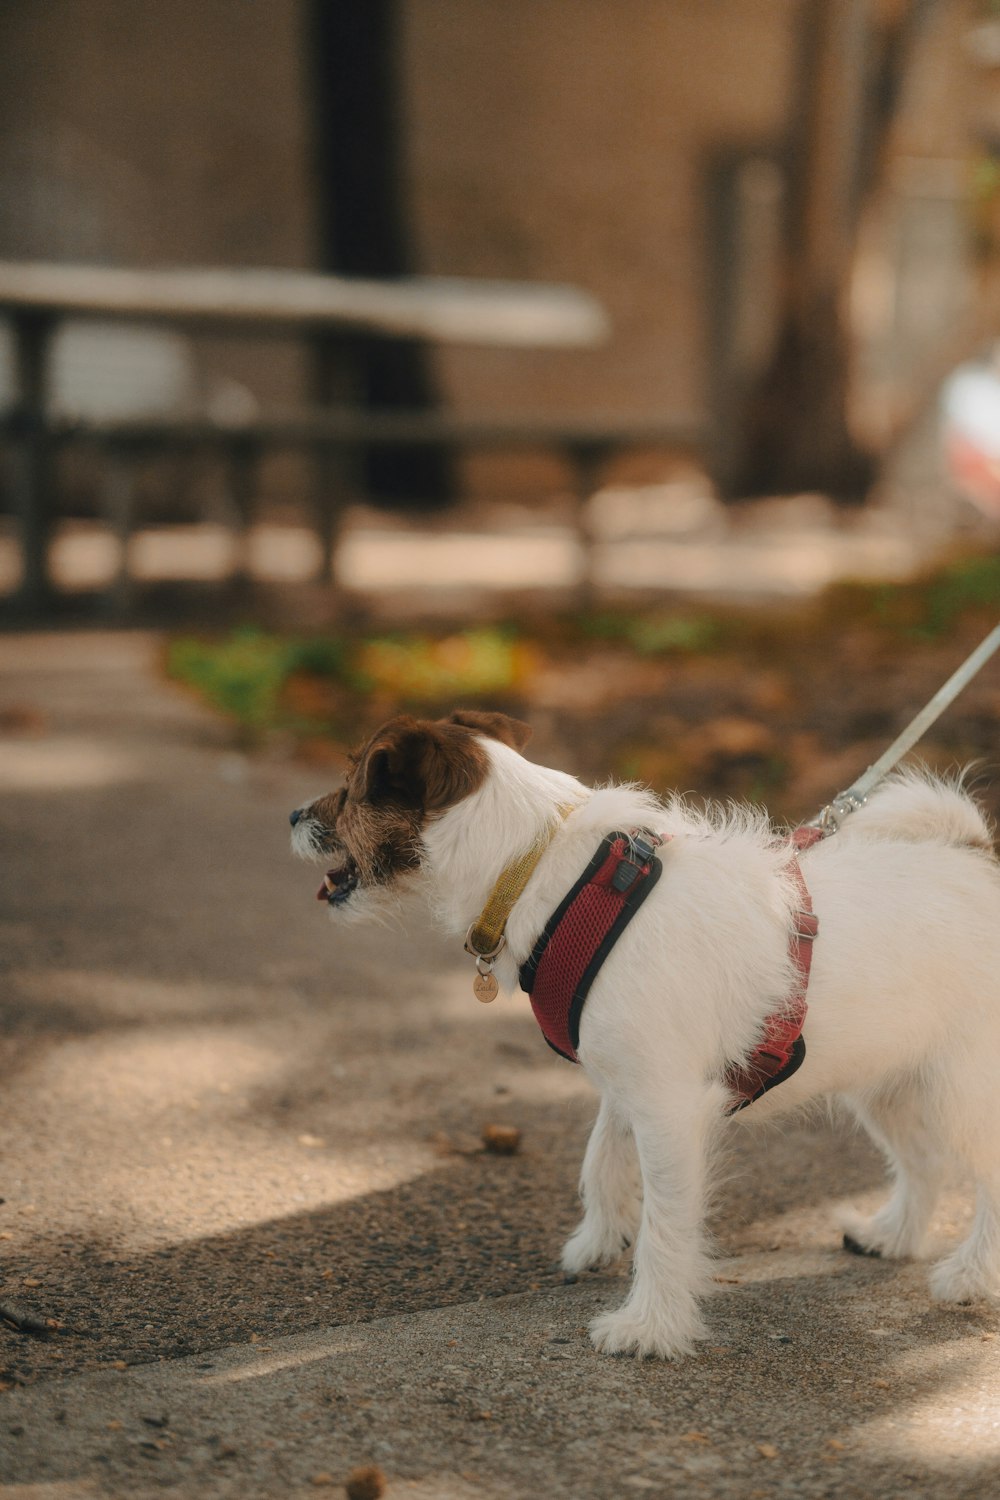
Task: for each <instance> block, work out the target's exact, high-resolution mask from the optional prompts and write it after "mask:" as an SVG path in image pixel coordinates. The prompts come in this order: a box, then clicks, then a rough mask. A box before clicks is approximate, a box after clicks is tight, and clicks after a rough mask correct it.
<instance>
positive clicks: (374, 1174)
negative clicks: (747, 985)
mask: <svg viewBox="0 0 1000 1500" xmlns="http://www.w3.org/2000/svg"><path fill="white" fill-rule="evenodd" d="M159 650H160V643H159V642H158V641H157V639H156V638H155V637H150V636H135V635H132V636H129V635H105V634H100V633H81V634H71V635H31V636H8V637H4V638H0V840H2V848H0V861H2V863H0V872H2V873H0V882H2V895H0V955H2V963H3V969H4V972H3V977H2V981H0V986H2V987H0V1028H2V1030H0V1065H2V1075H0V1153H2V1155H0V1172H2V1180H0V1197H2V1198H3V1200H4V1201H3V1202H2V1203H0V1266H2V1272H0V1304H2V1306H3V1307H4V1308H6V1309H7V1310H8V1313H10V1312H13V1314H14V1320H15V1321H17V1319H18V1318H20V1319H21V1320H22V1321H30V1320H35V1321H37V1322H39V1323H41V1324H42V1325H44V1324H45V1321H46V1320H47V1319H52V1320H53V1321H54V1322H55V1323H57V1324H58V1325H60V1326H58V1327H56V1328H53V1329H51V1330H50V1331H49V1332H47V1333H33V1332H30V1331H25V1330H24V1329H23V1328H22V1329H21V1330H20V1331H19V1330H18V1329H16V1328H15V1327H13V1326H11V1323H10V1321H9V1320H8V1321H6V1322H0V1494H2V1495H10V1496H16V1497H18V1500H28V1497H47V1500H70V1497H74V1500H75V1497H77V1496H80V1497H83V1496H88V1497H90V1496H97V1497H101V1496H123V1497H124V1496H144V1495H147V1494H155V1493H160V1492H161V1491H162V1490H164V1489H167V1490H170V1489H172V1490H173V1491H174V1492H175V1493H177V1494H178V1495H182V1496H198V1497H201V1496H215V1495H219V1496H229V1495H232V1496H276V1497H283V1496H298V1495H306V1494H313V1493H316V1492H319V1493H322V1492H323V1490H324V1489H325V1488H328V1487H332V1488H334V1489H337V1488H338V1487H339V1486H342V1484H343V1480H344V1478H345V1476H346V1475H347V1474H348V1473H349V1471H351V1470H352V1469H354V1468H355V1467H357V1466H363V1465H366V1464H377V1465H379V1466H380V1467H381V1469H382V1470H383V1471H384V1474H385V1476H386V1480H387V1485H388V1489H387V1495H388V1496H389V1497H393V1496H414V1497H416V1496H420V1497H423V1496H426V1497H432V1496H433V1497H443V1500H448V1497H451V1496H454V1497H460V1500H464V1497H472V1496H487V1497H493V1496H495V1497H498V1500H500V1497H519V1496H527V1495H534V1494H546V1495H551V1496H557V1497H560V1496H567V1497H570V1496H581V1497H595V1500H596V1497H605V1496H618V1495H622V1494H625V1495H627V1494H631V1493H636V1494H643V1493H646V1494H649V1495H651V1496H654V1497H655V1496H664V1497H666V1496H670V1497H687V1496H692V1497H693V1496H719V1497H725V1500H729V1497H732V1500H737V1497H739V1500H750V1497H756V1500H765V1497H769V1496H781V1495H795V1496H803V1497H811V1496H831V1497H833V1496H836V1497H841V1496H843V1497H859V1500H861V1497H868V1496H872V1495H876V1494H877V1495H879V1496H884V1497H892V1496H897V1495H898V1496H902V1495H904V1494H905V1495H914V1494H917V1495H921V1496H931V1497H941V1500H945V1497H948V1500H955V1497H961V1496H969V1497H972V1496H976V1497H983V1496H991V1495H1000V1340H998V1338H997V1337H996V1334H997V1330H998V1320H997V1316H996V1313H995V1312H994V1311H991V1310H989V1309H986V1308H984V1307H970V1308H966V1309H952V1310H942V1309H939V1308H934V1307H932V1306H931V1304H930V1303H929V1301H928V1298H927V1293H926V1284H925V1273H924V1268H923V1267H922V1266H918V1265H913V1266H904V1267H893V1266H888V1265H882V1264H880V1263H877V1262H867V1261H858V1260H855V1259H853V1258H851V1257H848V1256H845V1255H844V1254H843V1253H842V1252H841V1251H840V1250H839V1249H838V1240H839V1237H838V1234H837V1231H836V1225H835V1218H836V1210H837V1206H838V1204H839V1203H840V1202H841V1201H842V1200H844V1199H845V1198H849V1199H851V1201H852V1202H855V1203H860V1204H862V1205H864V1204H865V1203H866V1202H870V1203H874V1202H875V1201H876V1199H877V1195H878V1189H879V1184H880V1180H881V1169H880V1167H879V1165H878V1163H877V1161H876V1160H875V1158H874V1156H873V1154H872V1153H871V1152H870V1150H869V1149H868V1147H867V1146H866V1145H865V1144H864V1143H863V1142H861V1141H860V1140H858V1138H857V1137H856V1136H852V1135H851V1134H850V1133H849V1132H845V1131H834V1130H833V1129H832V1128H831V1127H828V1126H827V1125H825V1124H823V1123H820V1122H815V1121H814V1122H811V1123H808V1124H804V1125H802V1126H801V1127H799V1128H797V1129H795V1130H794V1131H789V1132H787V1133H786V1134H784V1135H778V1134H774V1135H771V1136H769V1137H768V1138H767V1139H766V1140H765V1141H763V1142H761V1141H756V1142H754V1143H752V1144H751V1143H750V1142H749V1141H748V1140H745V1139H744V1138H743V1135H742V1134H741V1133H739V1132H737V1133H736V1138H735V1139H734V1143H733V1149H732V1154H731V1159H730V1161H729V1164H728V1165H729V1172H728V1176H727V1178H726V1181H725V1182H724V1184H723V1185H722V1188H721V1190H720V1193H719V1200H718V1208H717V1211H716V1214H715V1218H714V1221H713V1226H714V1231H715V1234H716V1237H717V1241H718V1244H719V1250H720V1261H719V1265H718V1277H719V1281H718V1295H717V1296H716V1297H715V1299H714V1300H713V1302H712V1304H711V1307H710V1324H711V1330H712V1336H711V1339H710V1341H709V1343H708V1344H707V1346H706V1347H705V1349H704V1350H703V1351H702V1352H701V1353H700V1354H699V1355H698V1357H696V1358H694V1359H690V1360H688V1361H686V1362H684V1363H682V1364H680V1365H675V1366H674V1365H665V1364H659V1363H636V1362H634V1361H628V1360H607V1359H600V1358H598V1357H597V1356H596V1355H595V1354H594V1353H593V1352H592V1350H591V1348H590V1345H589V1343H588V1341H587V1338H586V1333H585V1327H586V1323H587V1320H588V1318H589V1317H590V1316H591V1315H592V1313H593V1312H594V1311H595V1310H596V1309H597V1308H600V1307H603V1306H606V1305H609V1304H610V1303H612V1302H613V1301H614V1300H615V1299H620V1298H621V1296H622V1295H623V1293H624V1289H625V1286H626V1281H625V1273H624V1268H623V1269H622V1270H620V1271H619V1272H618V1273H617V1274H615V1273H608V1274H602V1275H594V1276H589V1277H587V1278H583V1279H581V1280H580V1281H579V1282H578V1283H576V1284H574V1285H570V1286H566V1285H563V1283H562V1279H561V1277H560V1275H559V1273H558V1271H557V1269H556V1267H555V1259H556V1256H557V1253H558V1248H559V1245H560V1242H561V1240H562V1238H563V1237H564V1236H565V1234H566V1232H567V1231H568V1229H569V1228H570V1227H571V1225H572V1223H573V1221H574V1216H575V1211H576V1205H575V1180H576V1173H577V1170H578V1165H579V1158H580V1155H581V1153H582V1149H583V1143H584V1140H585V1136H586V1128H587V1125H588V1122H589V1120H590V1118H591V1115H592V1112H593V1101H592V1099H591V1097H590V1094H589V1090H588V1087H587V1084H586V1081H585V1079H583V1078H582V1077H581V1076H580V1074H579V1072H578V1070H575V1069H573V1068H571V1067H569V1066H568V1065H566V1064H564V1063H563V1062H561V1061H560V1060H559V1059H557V1058H555V1057H553V1056H552V1055H551V1054H550V1053H549V1052H548V1050H547V1049H546V1048H545V1047H544V1046H543V1044H542V1043H541V1040H540V1039H539V1037H538V1036H537V1033H536V1031H535V1029H534V1025H533V1022H532V1021H531V1019H530V1015H529V1014H528V1013H527V1011H526V1008H525V1006H524V1005H521V1004H508V1005H503V1006H501V1005H497V1006H494V1007H492V1008H491V1009H489V1010H486V1009H483V1008H481V1007H480V1006H478V1005H477V1004H476V1003H475V1002H474V1000H473V999H472V997H471V994H470V988H469V974H468V971H467V967H466V961H465V959H464V955H462V954H461V953H456V952H455V945H453V944H448V943H443V942H441V941H439V940H437V939H436V938H434V937H432V936H431V935H429V934H428V933H427V932H426V931H424V930H423V929H422V927H421V925H420V924H419V923H417V924H415V925H414V926H413V928H412V930H411V931H410V932H408V933H404V932H402V931H400V932H395V931H373V932H369V933H365V932H363V931H361V932H359V931H356V930H349V929H347V930H331V927H330V925H329V924H328V922H327V921H326V918H325V913H324V911H323V909H322V908H321V907H320V906H319V905H318V904H317V903H315V901H314V900H313V889H314V885H315V879H314V874H313V872H312V871H311V870H309V869H307V868H306V867H304V866H302V865H297V864H295V863H294V862H293V861H292V860H291V859H290V857H289V855H288V852H287V837H286V830H287V825H286V821H285V819H286V815H287V809H288V808H289V807H290V806H292V805H294V804H296V803H297V802H299V801H301V800H303V799H304V798H305V797H306V796H308V795H311V794H313V793H315V792H316V791H318V790H319V789H320V787H321V786H322V785H323V781H324V780H329V779H331V778H332V775H333V774H334V773H333V772H331V773H330V777H327V776H323V777H321V778H319V779H318V778H317V774H316V771H315V768H313V769H303V768H302V767H299V766H296V765H294V764H291V763H287V762H283V761H280V760H277V759H273V758H271V759H268V758H261V757H247V756H245V755H243V754H242V753H241V752H240V751H239V749H238V748H236V746H235V745H234V743H233V740H232V737H231V735H230V733H229V731H228V730H227V729H226V728H225V727H224V726H222V725H220V724H219V723H218V721H216V720H215V719H213V718H211V717H210V716H209V715H207V714H205V713H203V712H202V711H201V710H200V709H198V708H197V707H196V706H194V705H193V704H192V703H191V702H190V701H189V700H188V699H187V698H186V697H185V696H183V695H182V694H180V693H179V692H177V691H176V690H174V689H172V688H170V687H169V686H165V685H163V684H162V682H161V681H160V680H159V676H158V670H157V667H158V653H159ZM539 753H540V754H541V755H542V756H543V758H544V746H540V747H539ZM489 1123H503V1124H515V1125H517V1126H519V1127H520V1129H521V1131H522V1132H523V1142H524V1145H523V1149H522V1151H521V1152H520V1153H519V1154H518V1155H516V1156H513V1157H507V1158H504V1157H496V1156H491V1155H488V1154H485V1153H484V1152H483V1151H482V1150H481V1149H480V1138H481V1131H482V1127H483V1126H484V1125H486V1124H489ZM967 1214H968V1201H967V1195H966V1193H965V1192H964V1191H963V1190H962V1187H961V1185H960V1184H956V1185H955V1189H954V1191H953V1192H952V1193H951V1194H950V1195H949V1197H948V1198H947V1199H946V1201H945V1203H944V1205H943V1209H942V1213H941V1215H940V1217H939V1220H938V1223H937V1225H936V1229H935V1233H936V1236H937V1238H938V1240H939V1241H944V1240H947V1239H948V1238H952V1237H953V1236H954V1234H955V1233H956V1232H957V1230H958V1228H959V1227H960V1224H961V1222H962V1221H963V1219H964V1218H965V1217H966V1216H967ZM340 1492H341V1493H342V1490H341V1491H340Z"/></svg>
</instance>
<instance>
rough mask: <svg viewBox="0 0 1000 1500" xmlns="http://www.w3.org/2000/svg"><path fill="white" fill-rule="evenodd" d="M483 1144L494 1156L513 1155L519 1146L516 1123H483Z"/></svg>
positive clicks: (519, 1133)
mask: <svg viewBox="0 0 1000 1500" xmlns="http://www.w3.org/2000/svg"><path fill="white" fill-rule="evenodd" d="M483 1145H484V1146H485V1147H486V1149H487V1151H489V1152H491V1153H492V1154H493V1155H494V1156H513V1155H514V1154H515V1153H516V1152H517V1151H518V1150H520V1146H521V1132H520V1131H519V1130H518V1128H517V1126H516V1125H484V1126H483Z"/></svg>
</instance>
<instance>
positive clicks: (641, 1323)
mask: <svg viewBox="0 0 1000 1500" xmlns="http://www.w3.org/2000/svg"><path fill="white" fill-rule="evenodd" d="M723 1105H724V1099H723V1097H722V1091H721V1089H719V1088H718V1087H717V1086H704V1085H703V1086H701V1087H700V1088H697V1089H695V1088H692V1089H691V1090H690V1091H688V1090H687V1089H685V1090H677V1089H676V1087H672V1092H671V1095H670V1097H669V1098H666V1099H655V1100H651V1099H644V1100H642V1101H640V1107H639V1108H633V1109H632V1113H631V1119H632V1128H633V1131H634V1133H635V1138H636V1145H637V1147H638V1152H639V1165H640V1168H641V1172H642V1195H643V1196H642V1215H641V1220H640V1225H639V1236H638V1239H637V1241H636V1247H635V1261H634V1265H633V1278H632V1288H631V1290H630V1292H629V1294H628V1297H627V1298H626V1300H625V1302H624V1304H623V1305H622V1306H621V1307H620V1308H618V1309H617V1311H615V1312H607V1313H601V1314H600V1315H599V1316H598V1317H597V1318H595V1319H594V1321H593V1323H592V1324H591V1337H592V1338H593V1341H594V1344H595V1345H596V1347H597V1348H598V1349H600V1350H601V1351H602V1352H604V1353H606V1354H638V1355H648V1356H658V1357H660V1358H662V1359H674V1358H677V1357H678V1356H679V1355H682V1354H687V1353H689V1352H690V1351H691V1349H692V1348H693V1346H694V1344H695V1342H696V1340H698V1339H699V1338H703V1337H704V1336H705V1327H704V1323H703V1322H702V1317H701V1312H700V1310H699V1307H698V1298H699V1296H700V1295H701V1294H702V1293H703V1292H705V1291H706V1290H707V1289H708V1286H709V1284H710V1278H709V1272H708V1257H707V1254H706V1250H705V1246H704V1231H703V1227H702V1218H703V1211H704V1198H705V1171H706V1161H707V1156H708V1147H709V1139H710V1136H711V1134H712V1132H713V1130H714V1128H715V1127H716V1125H717V1123H718V1122H719V1121H720V1120H721V1119H722V1116H723Z"/></svg>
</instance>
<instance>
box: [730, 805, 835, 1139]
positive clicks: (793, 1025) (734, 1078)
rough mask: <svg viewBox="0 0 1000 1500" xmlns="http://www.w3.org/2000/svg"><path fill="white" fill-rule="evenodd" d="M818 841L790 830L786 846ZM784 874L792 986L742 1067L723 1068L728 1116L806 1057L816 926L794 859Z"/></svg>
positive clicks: (813, 831) (809, 831) (813, 833)
mask: <svg viewBox="0 0 1000 1500" xmlns="http://www.w3.org/2000/svg"><path fill="white" fill-rule="evenodd" d="M822 837H823V831H822V829H820V828H796V829H795V831H794V832H793V833H792V835H791V843H792V844H793V845H794V846H795V848H796V849H808V848H810V847H811V846H812V845H813V844H815V843H817V842H818V841H819V840H820V839H821V838H822ZM788 868H789V873H790V874H791V876H792V879H793V881H794V882H795V886H796V889H797V891H798V899H799V905H798V909H797V910H796V911H795V912H794V914H793V915H794V927H793V931H792V938H791V941H790V944H789V952H790V954H791V958H792V962H793V963H794V965H795V968H796V970H797V972H798V982H797V984H796V986H795V989H794V990H793V991H792V993H791V995H790V996H789V997H788V1002H787V1004H786V1005H785V1006H784V1007H783V1008H782V1009H781V1010H780V1011H777V1012H775V1014H774V1015H772V1016H768V1018H767V1020H766V1021H765V1023H764V1035H763V1037H762V1038H761V1040H760V1041H759V1042H758V1044H757V1046H756V1047H755V1048H754V1050H753V1052H752V1053H751V1054H750V1056H749V1057H748V1058H747V1060H746V1062H744V1063H734V1064H732V1065H731V1066H730V1067H729V1068H727V1069H726V1074H725V1081H726V1084H727V1085H728V1087H729V1088H730V1089H731V1090H732V1092H733V1093H734V1094H735V1095H736V1102H735V1103H734V1104H733V1105H732V1107H731V1108H730V1109H729V1110H728V1111H727V1113H728V1114H731V1115H734V1114H736V1113H737V1111H738V1110H741V1109H746V1107H747V1105H748V1104H752V1103H753V1102H754V1100H755V1099H759V1098H760V1096H761V1094H766V1093H767V1091H768V1089H773V1088H774V1086H775V1084H778V1083H784V1081H785V1079H786V1078H790V1077H791V1076H792V1074H793V1073H794V1072H795V1071H796V1069H798V1068H800V1067H801V1066H802V1062H803V1059H804V1058H805V1055H806V1043H805V1038H804V1037H803V1035H802V1028H803V1026H804V1024H805V1019H806V1011H807V1009H808V1006H807V1005H806V991H807V989H808V988H809V971H810V968H811V966H812V945H813V940H814V939H815V937H816V934H817V933H818V932H819V921H818V919H817V917H816V914H815V913H814V911H813V905H812V898H811V897H810V895H809V888H808V886H807V885H806V883H805V880H804V878H803V875H802V870H801V868H800V867H799V862H798V860H797V859H793V860H792V861H791V863H790V865H789V867H788Z"/></svg>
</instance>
